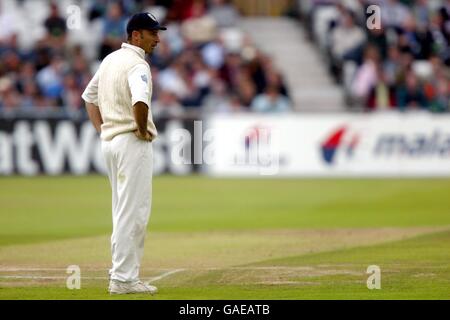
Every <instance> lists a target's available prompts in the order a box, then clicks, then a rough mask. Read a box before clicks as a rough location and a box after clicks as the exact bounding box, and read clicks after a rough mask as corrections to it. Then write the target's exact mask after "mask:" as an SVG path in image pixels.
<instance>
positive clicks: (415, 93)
mask: <svg viewBox="0 0 450 320" xmlns="http://www.w3.org/2000/svg"><path fill="white" fill-rule="evenodd" d="M397 105H398V107H399V109H400V110H406V109H426V108H427V107H428V101H427V99H426V97H425V92H424V89H423V86H422V84H421V83H420V81H419V79H418V78H417V76H416V75H415V73H414V72H412V71H409V72H408V73H407V74H406V79H405V82H404V83H403V84H401V85H400V86H399V87H398V88H397Z"/></svg>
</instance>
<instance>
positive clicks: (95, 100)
mask: <svg viewBox="0 0 450 320" xmlns="http://www.w3.org/2000/svg"><path fill="white" fill-rule="evenodd" d="M159 30H166V28H165V27H162V26H161V25H160V24H159V22H158V21H157V20H156V18H155V17H154V16H153V15H152V14H150V13H138V14H135V15H134V16H132V17H131V19H130V20H129V21H128V24H127V35H128V40H127V43H123V44H122V47H121V48H120V49H119V50H117V51H114V52H113V53H111V54H110V55H108V56H107V57H106V58H105V59H104V60H103V61H102V63H101V65H100V67H99V69H98V70H97V72H96V73H95V75H94V77H93V78H92V80H91V81H90V82H89V84H88V86H87V87H86V90H85V91H84V92H83V95H82V97H83V99H84V101H85V102H86V110H87V112H88V115H89V118H90V120H91V122H92V123H93V125H94V127H95V128H96V130H97V131H98V132H99V133H100V137H101V140H102V153H103V155H104V158H105V162H106V166H107V170H108V177H109V181H110V183H111V189H112V218H113V232H112V236H111V254H112V268H111V269H110V271H109V274H110V283H109V292H110V294H126V293H150V294H154V293H156V292H157V288H156V287H155V286H151V285H149V284H146V283H144V282H142V281H141V280H140V279H139V267H140V263H141V260H142V255H143V250H144V239H145V235H146V230H147V223H148V220H149V217H150V209H151V192H152V190H151V183H152V170H153V160H152V157H153V152H152V143H151V142H152V141H153V139H155V138H156V136H157V131H156V127H155V124H154V123H153V119H152V114H151V106H150V101H151V96H152V77H151V73H150V66H149V64H148V63H147V62H146V60H145V54H146V53H147V54H149V53H151V52H152V51H153V49H154V48H155V47H156V45H157V44H158V42H159V35H158V32H159Z"/></svg>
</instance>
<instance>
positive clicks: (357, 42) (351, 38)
mask: <svg viewBox="0 0 450 320" xmlns="http://www.w3.org/2000/svg"><path fill="white" fill-rule="evenodd" d="M365 41H366V35H365V33H364V31H363V29H362V28H360V27H359V26H358V25H356V24H355V18H354V15H353V14H352V12H351V11H345V12H344V15H343V16H342V18H341V23H340V24H339V25H338V26H337V27H336V28H335V29H334V30H333V32H332V35H331V53H332V56H333V58H334V59H335V60H337V61H338V62H341V61H343V60H352V61H357V62H359V61H360V60H361V58H360V57H361V56H362V46H363V44H364V42H365Z"/></svg>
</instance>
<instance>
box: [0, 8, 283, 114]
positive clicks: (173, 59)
mask: <svg viewBox="0 0 450 320" xmlns="http://www.w3.org/2000/svg"><path fill="white" fill-rule="evenodd" d="M26 1H32V0H22V1H18V3H19V5H23V3H24V2H26ZM81 1H82V0H80V1H79V2H80V3H81ZM86 1H87V3H88V10H84V11H83V10H82V14H83V15H84V17H85V20H86V23H87V24H88V26H87V28H85V30H88V31H87V33H86V34H85V35H84V36H85V37H93V34H91V33H90V31H89V30H94V29H95V28H94V27H92V28H91V26H94V24H96V25H100V26H101V27H100V30H101V37H100V41H97V42H96V45H97V48H95V56H94V57H91V58H89V57H88V55H87V54H86V46H85V45H84V44H82V43H69V41H68V40H67V39H68V35H69V34H70V32H72V30H71V29H70V28H68V27H67V23H66V19H67V17H66V12H65V10H62V8H61V7H59V4H58V2H56V1H55V2H50V3H49V10H48V12H49V14H48V16H47V18H46V19H44V20H43V21H42V24H43V26H44V27H45V33H44V34H43V36H42V37H41V38H40V39H38V40H37V41H36V42H35V43H34V44H33V46H31V48H23V47H21V45H20V42H19V41H18V37H19V36H18V34H17V33H16V32H14V28H11V26H13V25H14V24H17V23H19V22H18V21H14V19H12V17H11V16H9V14H8V12H7V11H5V10H2V8H1V2H0V110H3V111H5V110H6V111H8V110H10V111H15V110H21V111H23V110H39V109H42V110H47V111H48V110H60V111H64V112H68V113H75V114H76V113H83V112H84V102H83V101H82V99H81V93H82V91H83V90H84V88H85V86H86V85H87V83H88V82H89V80H90V78H91V77H92V75H93V73H94V72H95V71H96V69H97V67H98V65H99V63H100V61H101V60H102V59H103V58H104V57H105V56H106V55H107V54H109V53H110V52H112V51H114V50H116V49H118V48H120V45H121V43H122V42H123V41H125V39H126V36H125V29H126V23H127V20H128V18H129V17H130V16H131V15H132V14H133V13H135V12H139V11H149V12H152V13H153V14H154V15H155V16H157V18H158V19H159V20H160V21H161V22H162V23H163V24H165V25H167V26H168V30H167V31H163V32H161V33H160V35H161V42H160V44H159V46H158V47H157V49H156V50H155V52H154V53H153V54H152V56H151V57H149V62H150V65H151V69H152V78H153V86H154V87H153V97H152V99H153V103H152V108H153V113H154V115H155V116H156V117H158V116H172V117H173V116H182V115H183V114H184V113H185V112H186V110H193V109H195V110H199V111H201V112H224V113H231V112H236V111H246V110H251V111H259V112H282V111H287V110H290V108H291V103H290V99H289V96H288V91H287V88H286V85H285V83H284V81H283V79H282V76H281V74H280V73H279V72H278V70H277V69H276V68H275V66H274V63H273V61H272V60H271V58H270V57H268V56H267V55H265V54H263V53H262V52H260V51H259V50H258V49H257V48H256V47H255V46H254V45H253V44H252V42H251V39H249V38H248V37H247V36H246V35H245V34H243V33H242V31H240V30H239V29H238V28H237V26H236V25H237V23H238V22H239V19H240V17H239V13H238V11H237V10H236V8H235V7H234V6H233V5H232V4H230V3H229V1H225V0H210V1H206V0H172V1H161V4H160V3H159V2H158V1H152V0H121V1H106V0H92V1H88V0H86ZM86 1H85V2H86Z"/></svg>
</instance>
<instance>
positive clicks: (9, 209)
mask: <svg viewBox="0 0 450 320" xmlns="http://www.w3.org/2000/svg"><path fill="white" fill-rule="evenodd" d="M153 189H154V194H153V195H154V196H153V210H152V216H151V218H150V224H149V234H148V237H147V241H146V246H145V254H144V260H143V264H142V271H141V277H142V279H143V280H145V281H150V282H152V283H154V284H155V285H156V286H158V287H159V289H160V292H159V293H158V294H157V295H156V296H153V297H152V296H145V295H127V296H119V297H117V296H113V297H111V296H109V295H108V294H107V291H106V287H107V284H108V280H107V270H108V268H109V266H110V251H109V235H110V232H111V214H110V203H111V200H110V190H109V185H108V182H107V179H106V178H105V177H101V176H89V177H53V178H49V177H38V178H25V177H2V178H0V299H449V298H450V197H449V192H450V191H449V190H450V180H449V179H429V180H428V179H424V180H413V179H405V180H384V179H374V180H357V179H353V180H345V179H336V180H325V179H317V180H310V179H287V180H277V179H270V180H262V179H255V180H252V179H208V178H205V177H196V176H193V177H170V176H162V177H156V178H155V180H154V183H153ZM69 265H78V266H80V268H81V276H82V281H81V289H80V290H69V289H67V288H66V277H67V276H68V274H67V273H66V268H67V266H69ZM369 265H378V266H379V267H380V269H381V279H382V280H381V289H380V290H369V289H367V287H366V281H367V278H368V277H369V275H368V274H366V269H367V267H368V266H369Z"/></svg>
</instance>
